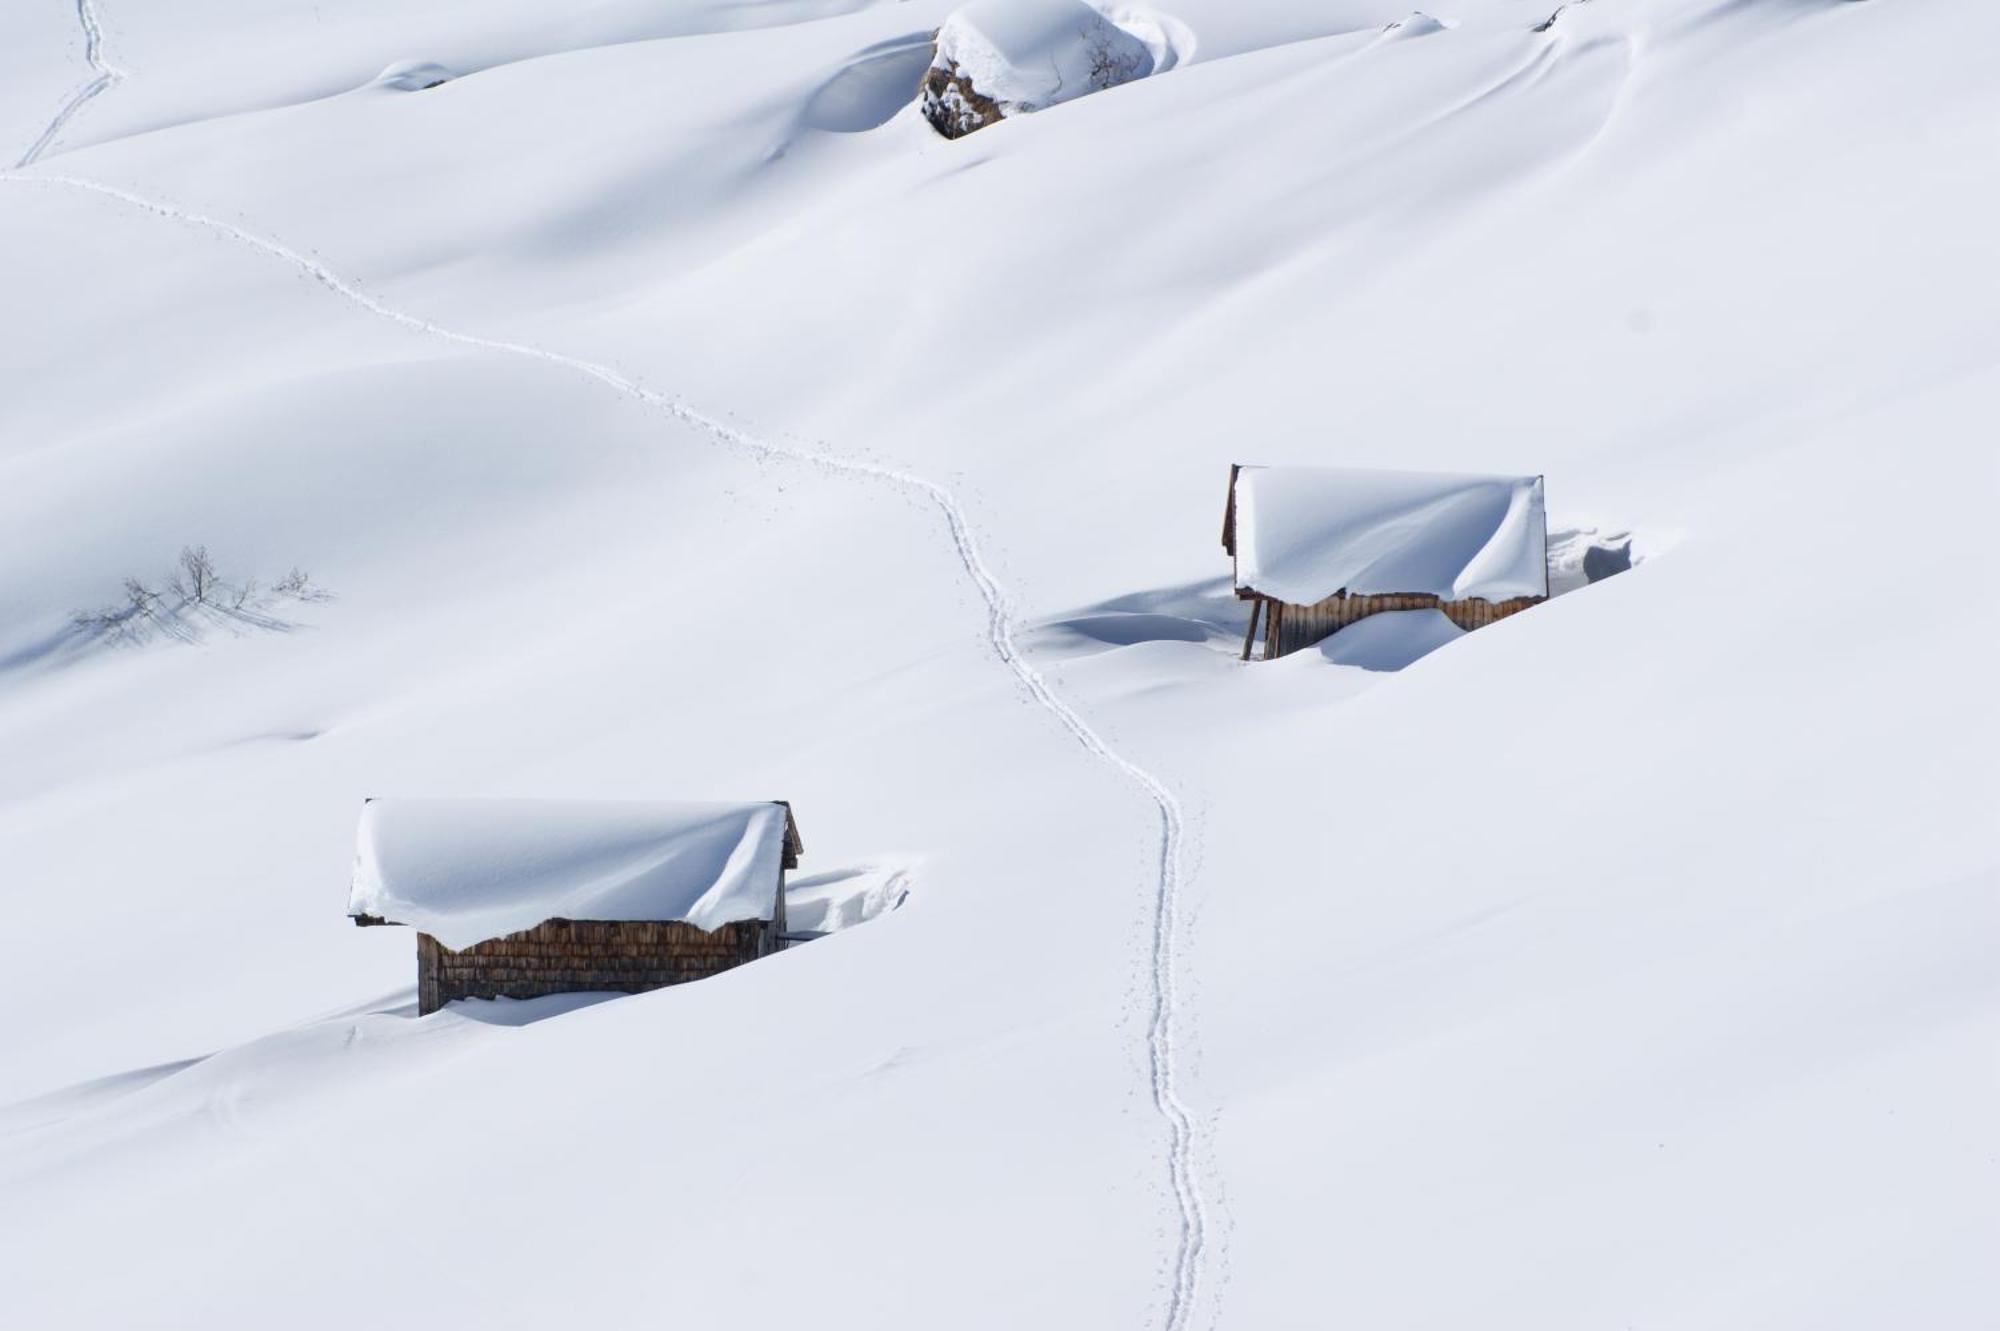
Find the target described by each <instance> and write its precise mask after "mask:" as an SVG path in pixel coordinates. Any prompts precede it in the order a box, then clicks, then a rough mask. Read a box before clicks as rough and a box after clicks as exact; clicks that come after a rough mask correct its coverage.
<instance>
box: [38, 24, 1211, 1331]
mask: <svg viewBox="0 0 2000 1331" xmlns="http://www.w3.org/2000/svg"><path fill="white" fill-rule="evenodd" d="M78 12H79V14H81V15H84V16H86V17H85V23H86V28H87V30H89V31H91V32H92V33H94V32H95V27H94V23H95V20H94V16H91V14H90V8H89V0H78ZM91 50H92V51H93V53H94V52H95V51H96V50H97V45H96V39H95V38H94V37H93V39H92V46H91ZM93 62H94V63H95V56H93ZM117 77H118V76H117V74H116V73H115V72H112V73H110V76H109V78H104V77H100V82H99V84H98V85H93V90H86V94H85V95H83V96H80V97H79V98H77V99H76V100H75V101H73V102H72V103H71V105H70V107H67V108H65V110H64V113H63V114H62V115H61V116H58V117H57V121H56V123H55V124H52V125H51V126H50V129H49V131H47V132H46V133H44V135H43V142H46V141H47V140H48V139H49V138H51V137H52V136H53V134H54V133H55V131H56V130H58V129H60V127H61V122H62V121H63V120H66V119H67V118H68V116H69V115H70V114H71V113H73V111H74V109H75V107H77V106H80V105H81V104H82V102H83V101H85V100H88V96H90V95H94V92H95V91H101V90H102V87H103V86H108V85H109V82H111V81H115V79H116V78H117ZM40 146H41V145H40V144H38V145H37V148H38V149H39V147H40ZM28 160H32V155H31V157H30V159H28ZM0 183H13V184H31V185H41V186H55V187H60V188H65V189H71V190H78V191H83V192H86V193H90V194H96V195H100V196H102V197H104V198H108V199H113V200H116V201H117V202H119V203H122V204H125V205H127V206H129V207H132V208H136V209H139V210H140V211H143V212H146V213H150V214H152V215H153V216H155V217H160V218H163V219H166V220H168V221H172V222H177V223H180V224H182V225H187V226H193V227H198V228H201V229H203V230H206V231H209V232H212V233H215V234H217V235H221V236H223V237H225V238H227V239H230V240H233V241H235V242H237V243H239V244H242V245H245V246H248V247H249V248H251V249H254V250H258V251H260V252H262V253H264V254H266V255H269V256H270V257H272V258H275V259H279V260H282V261H283V262H284V263H286V264H289V265H290V266H291V267H293V268H294V269H297V270H298V271H299V272H301V273H303V274H305V275H306V276H307V277H310V278H311V279H312V280H313V281H315V282H317V283H318V284H319V285H321V286H323V287H325V288H326V289H327V290H328V291H331V292H332V293H334V294H335V295H337V296H340V297H341V298H342V299H344V300H346V301H347V302H348V303H350V304H352V305H356V306H359V307H360V308H361V309H363V310H366V311H367V312H368V313H370V314H373V315H376V316H377V317H379V318H382V319H386V320H388V321H389V322H391V323H395V324H400V325H401V326H403V327H404V328H407V329H410V330H412V331H414V332H417V333H421V334H423V335H425V336H428V337H432V338H436V339H439V340H441V341H445V342H455V343H457V344H459V345H460V346H466V347H473V348H477V349H480V350H483V351H494V352H500V353H503V354H506V355H511V356H521V357H526V358H528V359H531V360H538V361H544V362H547V363H548V364H551V365H558V366H561V367H563V368H565V369H568V370H571V371H573V372H575V373H578V374H582V375H585V376H587V377H589V378H591V379H595V380H597V381H598V382H599V383H602V384H604V385H606V386H607V387H610V388H612V389H615V390H616V391H617V392H620V393H622V394H624V395H625V396H627V397H630V398H633V399H635V400H636V401H639V402H641V403H644V404H645V405H647V406H649V407H653V408H655V409H656V410H659V411H663V412H665V413H667V414H668V415H670V416H672V417H674V418H675V419H676V420H679V421H681V422H683V423H684V424H687V425H690V426H693V427H695V428H696V429H699V430H701V431H702V432H704V433H706V434H707V435H709V436H710V437H711V438H712V439H714V440H715V441H716V442H718V443H720V444H722V445H724V446H725V447H728V448H731V449H734V450H736V451H738V452H741V453H745V454H748V455H750V456H751V457H755V458H777V459H783V460H786V461H792V462H801V463H806V464H809V465H813V466H819V467H824V468H827V469H830V470H832V471H836V472H842V473H845V474H847V475H851V476H859V477H863V478H866V479H869V480H876V481H882V482H885V483H887V484H889V485H892V486H895V487H898V488H900V489H903V490H905V491H907V492H911V493H914V494H918V495H921V496H923V497H924V498H927V499H929V500H930V501H931V502H932V503H934V504H936V505H937V507H938V510H939V511H940V512H941V513H942V514H943V515H944V519H945V523H946V525H947V527H948V528H949V530H950V534H951V540H952V545H953V547H954V551H955V553H956V555H957V557H958V561H959V563H960V564H961V565H962V566H963V567H964V569H965V572H966V575H967V576H968V577H969V578H970V579H971V580H972V583H973V585H974V586H975V587H976V588H978V591H979V595H980V597H981V599H982V600H984V601H985V603H986V636H987V641H988V643H989V645H990V646H991V647H992V649H993V652H994V654H995V655H996V656H998V657H999V658H1000V662H1001V664H1003V665H1004V666H1006V667H1007V669H1008V670H1009V671H1011V672H1012V673H1013V675H1014V677H1015V678H1016V679H1017V680H1018V681H1019V682H1020V683H1021V684H1022V686H1023V687H1025V688H1026V689H1027V691H1028V693H1029V694H1030V695H1031V696H1032V697H1033V698H1034V700H1035V702H1036V703H1037V704H1039V705H1040V706H1041V707H1042V709H1043V710H1045V711H1047V712H1048V713H1049V714H1050V715H1051V716H1053V717H1054V718H1055V719H1056V720H1057V722H1059V723H1060V724H1061V725H1062V727H1063V728H1064V729H1065V730H1067V731H1068V732H1069V734H1070V736H1071V737H1072V738H1073V739H1075V740H1076V742H1077V743H1078V744H1080V745H1081V746H1082V747H1083V749H1084V750H1085V752H1087V753H1089V754H1090V755H1091V756H1092V757H1093V758H1096V759H1097V760H1098V761H1100V762H1102V763H1104V764H1105V765H1107V766H1108V767H1110V768H1111V769H1112V770H1114V771H1116V772H1117V773H1119V774H1120V775H1121V776H1123V777H1125V778H1126V779H1127V780H1129V781H1130V782H1131V783H1132V784H1133V785H1135V786H1137V787H1138V788H1139V789H1140V790H1141V791H1142V792H1143V793H1144V794H1145V795H1146V797H1147V798H1148V799H1149V800H1151V801H1152V803H1153V805H1154V807H1155V808H1156V810H1157V811H1158V813H1159V818H1160V850H1159V860H1158V865H1157V872H1156V878H1155V884H1154V890H1153V896H1152V913H1153V918H1152V933H1153V937H1152V946H1151V955H1150V966H1149V976H1148V979H1149V983H1150V989H1151V1002H1150V1011H1149V1014H1148V1020H1147V1027H1146V1059H1147V1072H1148V1080H1149V1083H1150V1086H1149V1089H1150V1093H1151V1098H1152V1103H1153V1108H1154V1110H1155V1111H1156V1112H1157V1113H1158V1114H1159V1116H1160V1118H1161V1120H1162V1122H1163V1123H1164V1124H1165V1125H1166V1129H1167V1182H1168V1187H1169V1189H1170V1190H1171V1192H1172V1193H1173V1198H1174V1205H1175V1209H1176V1211H1177V1212H1178V1215H1177V1226H1178V1235H1177V1238H1176V1242H1175V1247H1174V1255H1173V1265H1172V1275H1171V1280H1170V1283H1169V1286H1168V1289H1167V1291H1166V1310H1165V1314H1164V1317H1163V1320H1162V1323H1161V1324H1162V1326H1163V1327H1164V1328H1165V1331H1184V1328H1185V1327H1186V1326H1187V1325H1188V1322H1189V1319H1190V1318H1191V1317H1192V1316H1193V1312H1194V1306H1195V1295H1196V1291H1197V1284H1198V1281H1197V1277H1198V1275H1199V1273H1200V1268H1201V1263H1202V1261H1203V1258H1204V1256H1205V1249H1206V1244H1207V1208H1206V1205H1205V1202H1204V1199H1203V1197H1202V1194H1201V1190H1200V1187H1199V1186H1198V1184H1197V1183H1196V1180H1195V1168H1194V1166H1195V1144H1194V1119H1193V1114H1192V1113H1191V1112H1190V1110H1189V1109H1188V1107H1187V1105H1186V1104H1185V1103H1184V1102H1183V1101H1182V1100H1181V1098H1180V1094H1179V1092H1178V1090H1177V1087H1176V1081H1177V1077H1176V1057H1175V1053H1176V1051H1175V1045H1174V1040H1175V1024H1176V1022H1175V1019H1176V1017H1177V1015H1178V1010H1177V1007H1176V996H1175V984H1174V971H1175V967H1176V945H1177V942H1178V936H1179V928H1180V923H1179V918H1180V889H1181V844H1182V837H1183V831H1184V824H1183V818H1182V812H1181V805H1180V801H1179V800H1178V799H1177V798H1175V796H1174V793H1173V792H1172V791H1171V790H1169V789H1168V788H1167V785H1166V783H1165V782H1163V781H1161V780H1160V779H1159V778H1158V777H1156V776H1154V775H1153V774H1152V773H1151V772H1149V771H1147V770H1146V769H1145V768H1143V767H1141V766H1139V765H1138V764H1137V763H1135V762H1133V761H1132V760H1131V759H1129V758H1127V757H1125V756H1124V755H1123V754H1121V753H1119V752H1118V751H1117V750H1115V749H1113V748H1112V747H1111V746H1110V744H1108V743H1107V742H1106V741H1105V740H1104V738H1103V737H1102V736H1101V735H1099V734H1098V733H1097V732H1096V731H1095V730H1094V729H1092V728H1091V726H1090V724H1089V723H1088V722H1086V721H1085V720H1084V719H1083V717H1082V716H1081V715H1080V714H1078V712H1077V711H1076V709H1075V708H1073V707H1071V706H1070V705H1069V704H1068V703H1067V702H1064V701H1063V699H1062V698H1061V697H1060V696H1059V695H1058V694H1057V693H1056V692H1055V690H1054V689H1053V688H1052V687H1051V686H1050V684H1049V682H1048V681H1047V679H1045V678H1044V677H1043V676H1042V674H1041V672H1040V671H1038V670H1036V669H1035V668H1034V666H1032V665H1030V664H1029V663H1028V661H1027V659H1026V657H1024V656H1023V655H1022V653H1021V650H1020V647H1019V645H1018V644H1017V643H1016V642H1015V640H1014V628H1013V622H1012V620H1011V618H1010V616H1009V615H1008V612H1007V600H1006V592H1005V590H1004V589H1003V588H1002V586H1001V585H1000V582H999V580H998V579H997V578H996V577H995V576H994V574H993V571H992V569H991V568H989V567H988V566H987V564H986V561H985V559H984V557H983V556H982V555H981V554H980V551H979V544H978V541H977V539H976V538H975V537H974V536H973V533H972V526H971V523H970V521H969V520H968V519H967V517H966V514H965V510H964V508H963V507H962V506H961V505H960V504H959V501H958V498H957V496H955V495H954V494H953V493H952V492H951V491H950V490H949V489H947V488H946V487H945V486H943V485H940V484H939V483H938V482H936V481H933V480H930V479H929V478H927V477H924V476H919V475H916V474H914V473H912V472H906V471H899V470H897V469H895V468H892V467H887V466H883V465H881V464H879V463H875V462H869V461H866V460H865V459H861V458H854V457H847V456H843V455H840V454H836V453H823V452H817V451H814V450H812V449H805V448H794V447H790V446H786V445H779V444H773V443H769V442H767V441H765V440H762V439H759V438H757V437H756V436H754V435H752V434H750V433H748V432H747V431H744V430H742V429H739V428H738V427H736V426H733V425H730V424H728V423H726V422H724V421H721V420H718V419H716V418H715V417H713V416H709V415H706V414H704V413H702V412H700V411H698V410H696V409H695V408H693V407H691V406H689V405H688V404H687V403H685V402H683V401H681V400H679V399H677V398H673V397H669V396H667V395H666V394H664V393H660V392H656V391H655V390H653V389H650V388H647V387H645V386H644V385H642V384H640V383H638V382H637V381H635V380H633V379H631V378H628V377H627V376H625V375H623V374H621V373H619V372H618V371H617V370H614V369H612V368H611V367H610V366H608V365H602V364H599V363H597V362H595V361H588V360H583V359H580V358H578V357H574V356H565V355H562V354H560V353H558V352H553V351H546V350H544V349H542V348H540V347H536V346H530V345H528V344H527V343H523V342H508V341H505V340H502V339H499V338H490V337H481V336H479V335H477V334H474V333H464V332H459V331H457V330H456V329H451V328H446V327H444V326H443V325H441V324H436V323H432V322H431V321H429V320H427V319H423V318H420V317H418V316H416V315H413V314H408V313H405V312H404V311H402V310H398V309H395V308H393V307H391V306H388V305H385V304H383V303H382V302H381V301H378V300H376V299H375V298H374V297H373V296H370V295H368V294H367V293H366V292H364V291H362V290H361V289H360V288H359V287H357V286H355V285H354V284H353V283H351V282H349V281H348V280H347V279H345V278H343V277H341V276H340V275H339V274H337V273H335V272H334V271H333V270H331V269H329V268H327V267H326V266H325V265H324V264H322V263H320V262H319V261H317V260H315V259H313V258H310V257H308V256H307V255H305V254H301V253H300V252H299V251H297V250H294V249H291V248H289V247H288V246H285V245H283V244H280V243H279V242H277V241H275V240H271V239H268V238H266V237H264V236H260V235H257V234H255V233H254V232H250V231H246V230H244V229H243V228H241V227H239V226H235V225H233V224H232V223H229V222H224V221H221V220H219V219H217V218H213V217H208V216H205V215H203V214H201V213H195V212H189V211H187V210H184V209H181V208H177V207H174V206H172V205H170V204H166V203H162V202H160V201H158V200H155V199H150V198H147V197H146V196H144V195H141V194H135V193H132V192H130V191H128V190H123V189H119V188H117V187H116V186H112V185H106V184H102V183H100V182H98V181H95V180H87V179H84V178H82V177H80V176H62V175H34V176H21V175H14V174H4V175H0Z"/></svg>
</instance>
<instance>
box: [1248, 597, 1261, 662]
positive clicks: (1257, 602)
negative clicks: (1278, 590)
mask: <svg viewBox="0 0 2000 1331" xmlns="http://www.w3.org/2000/svg"><path fill="white" fill-rule="evenodd" d="M1263 608H1264V598H1263V597H1261V596H1259V597H1254V598H1252V600H1251V602H1250V625H1249V627H1247V628H1245V629H1244V630H1243V659H1244V660H1246V661H1248V660H1249V659H1250V644H1251V643H1253V642H1255V641H1256V640H1257V612H1258V611H1259V610H1262V609H1263Z"/></svg>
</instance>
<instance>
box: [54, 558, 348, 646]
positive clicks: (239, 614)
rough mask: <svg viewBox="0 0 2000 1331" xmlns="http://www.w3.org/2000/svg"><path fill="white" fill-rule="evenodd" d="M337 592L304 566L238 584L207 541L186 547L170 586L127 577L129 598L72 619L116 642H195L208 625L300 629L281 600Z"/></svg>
mask: <svg viewBox="0 0 2000 1331" xmlns="http://www.w3.org/2000/svg"><path fill="white" fill-rule="evenodd" d="M332 599H333V593H332V592H330V591H328V590H327V589H326V588H324V587H322V586H320V585H319V584H318V583H316V582H314V581H313V580H312V578H311V577H310V576H309V575H308V574H307V573H306V572H305V571H304V570H303V569H300V568H297V567H294V568H293V569H292V570H291V571H290V572H288V573H286V574H285V575H284V576H283V577H281V578H279V579H278V580H277V581H276V582H274V583H272V584H271V586H270V587H269V588H265V587H262V586H260V585H259V584H258V582H257V579H255V578H245V579H244V580H243V581H242V582H240V583H239V582H232V581H230V580H229V579H228V578H226V577H224V576H223V575H222V572H221V570H220V569H219V568H218V567H217V566H216V563H215V560H214V559H213V558H212V557H211V556H210V555H209V553H208V547H207V546H205V545H189V546H183V547H182V549H181V553H180V557H179V558H178V559H177V560H176V561H175V563H174V567H173V571H172V572H171V573H169V574H168V576H167V581H166V583H165V590H164V591H162V590H156V589H155V588H154V587H152V586H151V585H149V584H147V583H146V582H145V581H143V580H142V579H139V578H127V579H125V599H124V600H123V601H122V602H119V603H117V604H115V605H108V606H104V607H102V608H100V609H96V610H79V611H77V612H76V613H75V614H74V615H72V616H71V617H70V623H71V625H72V627H73V628H74V629H75V631H76V632H78V633H82V634H85V635H88V636H90V637H94V638H99V639H103V640H105V641H111V642H135V643H136V642H144V641H145V640H146V639H148V638H150V637H152V636H155V635H158V636H161V637H168V638H176V639H179V640H180V641H182V642H194V641H196V640H198V639H199V638H200V637H201V634H202V630H203V629H204V627H207V626H212V625H218V624H219V625H222V626H223V627H225V628H228V629H230V630H232V631H236V632H241V631H243V630H246V629H273V630H277V631H280V632H283V631H288V630H290V629H293V628H296V627H298V625H297V624H296V623H295V622H293V621H292V620H288V619H286V618H284V617H283V616H282V615H279V614H275V613H273V610H272V607H273V606H275V605H277V604H279V603H281V602H287V601H291V602H300V603H317V602H321V601H330V600H332Z"/></svg>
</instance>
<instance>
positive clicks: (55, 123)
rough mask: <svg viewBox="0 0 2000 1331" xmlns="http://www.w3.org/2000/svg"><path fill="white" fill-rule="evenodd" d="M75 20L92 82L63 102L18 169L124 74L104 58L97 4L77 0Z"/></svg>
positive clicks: (44, 149)
mask: <svg viewBox="0 0 2000 1331" xmlns="http://www.w3.org/2000/svg"><path fill="white" fill-rule="evenodd" d="M76 21H77V22H78V23H79V24H81V25H82V27H83V58H84V59H85V60H87V61H89V62H90V70H91V78H90V82H88V83H86V84H84V85H83V86H82V87H81V88H79V89H77V90H76V92H74V93H73V94H71V95H70V99H69V100H68V101H67V102H64V103H63V106H62V110H60V111H58V112H56V115H55V119H53V120H51V121H49V123H48V126H47V127H46V128H45V129H43V130H42V134H41V137H40V138H38V139H36V140H35V141H34V143H33V144H32V145H30V146H29V148H28V151H27V152H26V153H23V154H22V156H21V160H20V161H18V162H16V163H14V165H15V167H16V168H20V167H24V166H33V165H34V164H35V162H36V160H37V159H39V158H40V157H41V155H42V154H43V153H45V152H47V151H48V150H49V147H50V145H52V144H53V143H54V142H55V141H56V136H57V135H58V134H60V133H62V132H63V127H64V126H66V125H68V124H69V122H70V120H71V119H72V118H73V117H74V116H75V115H76V113H77V112H78V111H81V110H82V109H83V108H84V107H85V106H87V105H89V103H90V102H91V101H92V100H93V99H94V98H95V97H96V96H97V94H99V93H101V92H103V91H104V90H105V89H106V88H109V87H110V86H111V85H112V84H114V83H116V82H118V80H120V79H122V78H124V77H125V71H124V70H122V69H120V68H118V67H117V66H116V65H114V64H112V63H111V62H110V61H108V60H106V59H105V58H104V29H103V27H102V26H100V25H99V23H98V21H97V7H96V6H95V5H94V4H92V3H91V0H76Z"/></svg>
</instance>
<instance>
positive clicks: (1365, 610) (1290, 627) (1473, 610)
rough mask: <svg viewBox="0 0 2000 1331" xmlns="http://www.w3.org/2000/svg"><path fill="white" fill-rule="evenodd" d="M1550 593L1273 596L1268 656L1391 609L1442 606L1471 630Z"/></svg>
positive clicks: (1267, 632) (1266, 633) (1266, 644)
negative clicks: (1501, 597)
mask: <svg viewBox="0 0 2000 1331" xmlns="http://www.w3.org/2000/svg"><path fill="white" fill-rule="evenodd" d="M1545 599H1547V598H1545V597H1541V596H1517V597H1514V598H1513V599H1512V600H1507V601H1485V600H1480V599H1478V598H1476V597H1475V598H1472V599H1469V600H1464V601H1444V600H1440V599H1439V598H1437V597H1435V596H1430V595H1414V594H1412V595H1393V596H1348V595H1345V594H1340V595H1335V596H1329V597H1327V598H1326V599H1325V600H1324V601H1319V602H1316V603H1315V604H1313V605H1287V604H1285V603H1283V602H1280V601H1273V602H1271V603H1270V614H1269V615H1268V616H1266V618H1265V623H1264V659H1265V660H1267V661H1268V660H1271V659H1272V658H1274V657H1279V656H1284V655H1285V654H1286V653H1288V652H1296V651H1298V650H1299V649H1300V648H1302V647H1310V646H1312V645H1313V644H1314V643H1316V642H1318V641H1320V640H1321V639H1323V638H1325V637H1327V636H1328V635H1330V634H1332V633H1334V632H1336V631H1337V630H1339V629H1343V628H1346V627H1347V626H1348V625H1349V624H1352V623H1353V622H1354V621H1355V620H1357V619H1366V618H1367V617H1368V616H1369V615H1377V614H1381V613H1382V612H1383V611H1385V610H1439V611H1442V612H1443V613H1444V614H1445V616H1446V617H1447V618H1449V619H1450V620H1451V622H1452V623H1454V624H1456V625H1458V626H1459V627H1460V628H1462V629H1466V630H1468V631H1470V630H1472V629H1476V628H1483V627H1485V626H1486V625H1488V624H1491V623H1493V622H1494V621H1495V620H1500V619H1505V618H1506V617H1507V616H1509V615H1516V614H1519V613H1520V612H1521V611H1523V610H1526V609H1527V608H1528V607H1529V606H1531V605H1539V604H1540V603H1541V602H1542V601H1543V600H1545Z"/></svg>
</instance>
